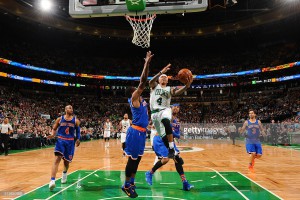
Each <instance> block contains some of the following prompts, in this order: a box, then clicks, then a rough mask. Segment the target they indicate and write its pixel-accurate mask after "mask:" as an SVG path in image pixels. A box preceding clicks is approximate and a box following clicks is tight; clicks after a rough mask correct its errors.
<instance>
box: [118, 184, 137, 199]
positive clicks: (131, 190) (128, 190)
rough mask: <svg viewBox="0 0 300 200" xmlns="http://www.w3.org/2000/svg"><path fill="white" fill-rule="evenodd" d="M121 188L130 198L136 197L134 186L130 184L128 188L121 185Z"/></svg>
mask: <svg viewBox="0 0 300 200" xmlns="http://www.w3.org/2000/svg"><path fill="white" fill-rule="evenodd" d="M122 190H123V192H124V193H125V194H126V195H127V196H128V197H130V198H136V197H138V194H137V193H136V191H135V188H133V187H132V186H131V185H130V186H129V187H128V188H126V187H125V185H123V186H122Z"/></svg>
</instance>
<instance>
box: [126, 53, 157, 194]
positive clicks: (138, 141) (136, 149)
mask: <svg viewBox="0 0 300 200" xmlns="http://www.w3.org/2000/svg"><path fill="white" fill-rule="evenodd" d="M152 57H153V55H152V54H151V51H148V52H147V54H146V58H145V64H144V69H143V72H142V75H141V78H140V84H139V86H138V88H134V87H128V88H127V89H126V96H127V97H128V102H129V105H130V108H131V112H132V126H131V127H129V128H128V130H127V135H126V141H125V143H126V147H125V153H126V155H127V156H129V157H128V161H127V165H126V168H125V176H126V178H125V183H124V185H123V186H122V190H123V191H124V192H125V193H126V195H127V196H129V197H130V198H136V197H137V196H138V194H137V193H136V191H135V188H136V187H135V184H134V178H135V174H136V172H137V169H138V165H139V163H140V161H141V158H142V155H143V154H144V149H145V142H146V127H147V126H148V109H147V103H146V101H145V100H144V99H143V98H142V97H141V94H142V92H143V91H144V89H145V86H146V82H147V78H148V74H149V64H150V61H151V59H152Z"/></svg>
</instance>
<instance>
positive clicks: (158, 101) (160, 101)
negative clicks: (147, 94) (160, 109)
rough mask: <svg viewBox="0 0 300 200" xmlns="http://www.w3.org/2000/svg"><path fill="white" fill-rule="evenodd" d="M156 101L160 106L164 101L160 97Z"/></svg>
mask: <svg viewBox="0 0 300 200" xmlns="http://www.w3.org/2000/svg"><path fill="white" fill-rule="evenodd" d="M156 102H157V104H158V105H159V106H161V103H162V98H161V97H160V98H158V99H157V100H156Z"/></svg>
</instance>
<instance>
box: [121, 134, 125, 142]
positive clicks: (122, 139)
mask: <svg viewBox="0 0 300 200" xmlns="http://www.w3.org/2000/svg"><path fill="white" fill-rule="evenodd" d="M125 141H126V133H121V143H124V142H125Z"/></svg>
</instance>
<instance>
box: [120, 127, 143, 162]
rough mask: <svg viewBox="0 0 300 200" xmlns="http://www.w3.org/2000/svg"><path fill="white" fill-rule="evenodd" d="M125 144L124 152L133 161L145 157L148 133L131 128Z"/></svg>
mask: <svg viewBox="0 0 300 200" xmlns="http://www.w3.org/2000/svg"><path fill="white" fill-rule="evenodd" d="M125 144H126V147H125V150H124V151H125V153H126V155H127V156H130V157H131V158H132V159H133V160H136V159H137V158H138V157H139V156H143V155H144V150H145V144H146V131H145V132H143V131H140V130H137V129H134V128H132V127H129V128H128V130H127V134H126V141H125Z"/></svg>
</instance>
